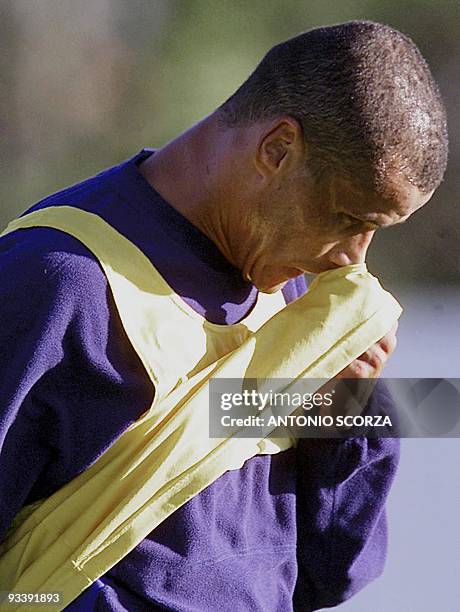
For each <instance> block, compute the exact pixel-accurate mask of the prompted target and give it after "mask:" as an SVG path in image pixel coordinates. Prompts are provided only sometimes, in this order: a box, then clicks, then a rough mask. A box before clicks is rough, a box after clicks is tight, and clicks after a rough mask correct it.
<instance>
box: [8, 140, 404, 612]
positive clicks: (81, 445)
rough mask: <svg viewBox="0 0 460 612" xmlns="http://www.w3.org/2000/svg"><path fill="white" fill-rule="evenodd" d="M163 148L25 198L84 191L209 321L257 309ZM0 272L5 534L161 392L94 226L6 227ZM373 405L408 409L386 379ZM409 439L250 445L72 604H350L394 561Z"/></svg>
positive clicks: (79, 202)
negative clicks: (156, 158) (256, 450)
mask: <svg viewBox="0 0 460 612" xmlns="http://www.w3.org/2000/svg"><path fill="white" fill-rule="evenodd" d="M151 153H152V152H151V151H149V150H143V151H141V152H140V153H139V154H138V155H136V156H135V157H133V158H132V159H130V160H128V161H126V162H124V163H122V164H120V165H119V166H116V167H114V168H110V169H108V170H106V171H104V172H102V173H100V174H98V175H97V176H95V177H92V178H90V179H88V180H86V181H84V182H82V183H79V184H77V185H74V186H72V187H70V188H68V189H65V190H63V191H61V192H59V193H57V194H54V195H52V196H49V197H48V198H46V199H45V200H43V201H41V202H39V203H38V204H37V205H35V206H34V207H32V208H31V209H29V211H27V212H30V210H35V209H37V208H42V207H45V206H59V205H71V206H75V207H78V208H81V209H84V210H88V211H90V212H94V213H96V214H98V215H100V216H101V217H102V218H104V219H105V220H106V221H107V222H108V223H110V224H111V225H112V226H113V227H115V228H116V229H117V230H118V231H119V232H121V233H122V234H123V235H124V236H126V237H127V238H128V239H129V240H131V241H132V242H133V243H134V244H136V245H137V246H138V247H139V248H140V249H141V250H142V251H143V252H144V254H145V255H146V256H147V257H148V258H149V259H150V260H151V261H152V263H153V264H154V265H155V267H156V268H157V269H158V270H159V272H160V273H161V274H162V275H163V276H164V277H165V279H166V280H167V282H168V283H169V284H170V285H171V286H172V287H173V288H174V290H175V291H176V292H177V293H178V294H179V295H180V296H181V297H182V298H183V299H184V300H186V301H187V302H188V303H189V304H190V305H191V306H192V307H193V308H194V309H195V310H196V311H197V312H199V313H200V314H201V315H202V316H204V317H206V319H208V320H209V321H212V322H214V323H219V324H232V323H235V322H237V321H239V320H241V319H242V318H243V317H244V316H245V315H246V314H247V312H248V311H249V310H250V309H251V307H252V306H253V304H254V302H255V299H256V289H255V287H254V286H252V285H251V284H250V283H248V282H246V281H245V280H244V279H243V278H242V277H241V274H240V272H239V271H238V270H237V269H235V268H234V267H233V266H232V265H231V264H229V262H227V261H226V260H225V258H224V257H223V255H222V254H221V253H220V251H219V250H218V249H217V248H216V246H215V245H214V244H213V243H212V242H211V241H210V240H209V239H208V238H207V237H206V236H205V235H203V234H202V233H201V232H200V231H199V230H198V229H197V228H196V227H195V226H193V225H192V224H191V223H190V222H189V221H187V219H185V218H184V217H183V216H182V215H180V214H179V213H178V212H177V211H176V210H175V209H173V208H172V207H171V206H169V205H168V204H167V202H165V201H164V200H163V199H162V197H161V196H160V195H159V194H158V193H157V192H156V191H155V190H154V189H152V187H151V186H150V185H149V184H148V183H147V182H146V181H145V179H144V178H143V177H142V175H141V174H140V172H139V170H138V168H137V164H138V163H140V162H141V161H142V160H144V159H146V157H148V156H149V155H150V154H151ZM0 276H1V279H2V280H1V284H0V323H1V326H0V451H1V452H0V540H1V539H2V538H3V537H4V534H5V532H6V530H7V529H8V527H9V525H10V524H11V521H12V519H13V517H14V515H15V514H16V513H17V512H18V511H19V510H20V509H21V507H22V506H23V505H25V504H28V503H30V502H32V501H34V500H37V499H40V498H43V497H46V496H49V495H51V494H52V493H53V492H54V491H56V490H57V489H59V488H60V487H61V486H63V485H64V484H65V483H67V482H68V481H69V480H71V479H72V478H74V477H75V476H76V475H78V474H80V473H81V472H83V471H84V470H85V469H87V468H88V467H89V466H90V465H92V464H93V463H94V462H95V461H96V460H97V458H98V457H99V456H100V455H101V454H102V453H103V452H104V451H105V450H106V449H107V448H108V447H109V446H110V445H111V444H112V443H113V442H114V441H115V440H116V439H117V438H118V437H119V436H120V435H121V434H122V433H123V431H124V430H125V429H126V428H127V427H128V426H129V425H130V424H131V423H133V422H134V421H135V420H136V419H137V418H139V417H140V415H141V414H142V413H143V412H144V411H145V410H146V409H147V408H148V407H149V405H150V404H151V402H152V399H153V394H154V389H153V388H152V384H151V382H150V381H149V379H148V377H147V375H146V374H145V372H144V369H143V367H142V365H141V364H140V361H139V359H138V357H137V355H136V354H135V352H134V350H133V348H132V347H131V345H130V343H129V341H128V339H127V337H126V334H125V332H124V329H123V327H122V325H121V322H120V319H119V316H118V314H117V311H116V308H115V305H114V302H113V298H112V295H111V292H110V290H109V288H108V284H107V281H106V278H105V276H104V274H103V272H102V270H101V268H100V267H99V264H98V263H97V261H96V260H95V258H94V256H93V255H92V254H91V253H90V252H89V251H88V250H87V249H86V248H85V247H84V246H83V245H82V244H81V243H80V242H79V241H77V240H76V239H74V238H73V237H71V236H69V235H67V234H64V233H62V232H59V231H57V230H54V229H50V228H34V229H25V230H19V231H17V232H15V233H13V234H10V235H7V236H5V237H3V238H1V239H0ZM203 279H206V282H203ZM305 289H306V287H305V281H304V279H303V277H299V278H297V279H294V280H292V281H290V282H289V283H288V284H287V286H286V287H285V289H284V290H283V293H284V296H285V299H286V301H287V302H289V301H291V300H293V299H295V298H297V297H299V296H300V295H302V294H303V293H304V291H305ZM369 409H372V410H373V411H376V412H379V411H382V410H386V411H388V410H390V411H391V410H392V404H391V398H390V397H389V396H388V394H387V392H386V389H385V387H384V385H383V384H381V383H379V384H378V385H377V387H376V390H375V391H374V393H373V395H372V398H371V400H370V406H369ZM398 454H399V446H398V441H397V440H395V439H392V438H383V439H365V438H355V439H351V440H346V441H341V440H300V441H299V444H298V446H297V448H295V449H294V448H292V449H289V450H287V451H284V452H281V453H278V454H276V455H263V456H257V457H254V458H252V459H249V460H248V461H246V463H245V464H244V466H243V467H242V468H241V469H240V470H235V471H229V472H227V473H225V474H224V475H223V476H221V477H220V478H219V479H218V480H216V481H215V482H214V483H213V484H211V485H210V486H209V487H207V488H206V489H205V490H204V491H202V492H201V493H200V494H199V495H197V496H195V497H194V498H193V499H192V500H190V501H189V502H187V503H186V504H185V505H184V506H182V507H181V508H179V509H178V510H176V512H174V513H173V514H172V515H171V516H169V517H168V518H167V519H166V520H165V521H164V522H163V523H162V524H161V525H159V526H158V527H157V528H156V529H154V530H153V531H152V532H151V533H150V534H149V536H147V537H146V538H145V540H143V541H142V542H141V543H140V544H139V545H138V546H136V548H135V549H134V550H133V551H132V552H131V553H129V554H128V555H127V556H126V557H125V558H124V559H123V560H121V561H120V562H119V563H118V564H116V565H115V566H114V567H113V568H112V569H111V570H110V571H109V572H107V574H105V575H104V576H102V577H101V578H100V579H99V580H97V581H96V582H95V583H94V584H93V585H92V586H91V587H90V588H88V589H87V590H86V591H85V592H84V593H82V594H81V595H80V596H79V597H78V598H77V599H76V600H75V601H74V602H72V603H71V604H70V605H69V606H68V607H67V608H66V610H69V611H71V612H76V611H81V612H82V611H85V612H87V611H89V610H95V611H105V610H111V611H123V610H129V611H130V612H132V611H143V610H145V611H147V610H149V611H152V610H153V611H155V610H173V611H177V612H179V611H180V612H207V611H209V612H211V611H212V612H214V611H215V610H222V611H227V610H228V611H230V610H231V611H232V612H233V611H235V612H240V611H241V612H243V611H244V612H245V611H257V612H278V611H279V612H288V611H289V610H296V611H305V612H306V611H310V610H317V609H319V608H322V607H329V606H334V605H337V604H338V603H340V602H341V601H344V600H345V599H347V598H349V597H350V596H351V595H353V594H354V593H355V592H356V591H358V590H359V589H361V588H362V587H363V586H364V585H365V584H367V583H368V582H369V581H371V580H373V579H374V578H375V577H377V576H378V575H379V574H380V573H381V571H382V568H383V563H384V558H385V552H386V522H385V509H384V507H385V501H386V497H387V495H388V491H389V488H390V486H391V482H392V479H393V476H394V473H395V470H396V466H397V461H398ZM2 588H5V587H4V586H3V585H2Z"/></svg>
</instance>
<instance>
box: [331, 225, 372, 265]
mask: <svg viewBox="0 0 460 612" xmlns="http://www.w3.org/2000/svg"><path fill="white" fill-rule="evenodd" d="M374 234H375V230H371V231H368V232H362V233H361V234H355V235H354V236H350V237H349V238H347V239H345V240H343V241H341V242H339V243H338V244H337V245H336V246H335V247H334V248H333V249H332V252H331V254H330V256H329V260H330V261H331V263H333V264H334V265H336V266H348V265H350V264H356V263H364V262H365V261H366V254H367V249H368V248H369V245H370V243H371V240H372V238H373V236H374Z"/></svg>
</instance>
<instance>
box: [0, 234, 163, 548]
mask: <svg viewBox="0 0 460 612" xmlns="http://www.w3.org/2000/svg"><path fill="white" fill-rule="evenodd" d="M0 278H1V284H0V541H1V540H2V539H3V538H4V536H5V533H6V531H7V530H8V528H9V526H10V524H11V521H12V519H13V518H14V516H15V514H16V513H17V512H18V511H19V510H20V509H21V508H22V506H23V505H25V504H27V503H30V502H32V501H35V500H37V499H40V498H42V497H46V496H48V495H50V494H52V493H53V492H54V491H55V490H57V489H58V488H59V487H61V486H62V485H64V484H65V483H66V482H68V481H69V480H71V479H72V478H73V477H74V476H76V475H77V474H79V473H80V472H82V471H84V470H85V469H86V468H87V467H89V465H91V464H92V463H94V461H95V460H96V459H97V458H98V457H99V456H100V455H101V454H102V453H103V452H104V450H106V448H108V446H110V444H111V443H113V441H114V440H115V439H116V438H117V437H118V436H119V435H121V434H122V433H123V431H124V430H125V429H126V428H127V427H128V426H129V425H130V424H131V423H132V422H133V421H134V420H136V419H137V418H139V416H140V415H141V414H142V413H143V412H144V411H145V410H146V409H147V408H148V407H149V405H150V403H151V400H152V398H153V388H152V386H151V383H150V381H149V380H148V378H147V375H146V374H145V372H144V371H143V368H142V366H141V365H140V362H139V360H138V357H137V355H136V354H135V353H134V350H133V348H132V346H131V345H130V343H129V341H128V340H127V338H126V335H125V333H124V330H123V327H122V325H121V322H120V320H119V318H118V316H117V313H116V309H115V306H114V304H113V301H112V297H111V293H110V291H109V290H108V288H107V282H106V279H105V276H104V274H103V272H102V270H101V269H100V268H99V265H98V263H97V262H96V260H95V259H94V258H93V257H92V255H91V254H90V253H89V252H88V251H87V250H86V249H85V248H84V247H83V245H81V244H80V243H79V242H78V241H76V240H75V239H73V238H71V237H70V236H67V235H66V234H63V233H62V232H58V231H56V230H52V229H49V228H34V229H28V230H19V231H17V232H14V233H12V234H9V235H7V236H4V237H2V238H0Z"/></svg>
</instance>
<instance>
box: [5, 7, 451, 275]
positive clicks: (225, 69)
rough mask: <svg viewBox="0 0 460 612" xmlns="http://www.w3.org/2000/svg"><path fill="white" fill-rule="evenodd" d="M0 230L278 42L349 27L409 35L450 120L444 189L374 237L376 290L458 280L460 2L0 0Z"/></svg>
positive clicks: (234, 77)
mask: <svg viewBox="0 0 460 612" xmlns="http://www.w3.org/2000/svg"><path fill="white" fill-rule="evenodd" d="M0 6H1V20H0V44H1V51H2V53H1V60H0V61H1V67H0V75H1V80H2V88H1V100H0V108H1V113H0V117H1V119H0V120H1V127H2V144H3V146H2V151H3V159H2V164H1V171H0V178H1V191H2V194H1V195H2V200H1V201H2V206H1V210H0V224H1V225H2V226H3V225H5V223H6V222H7V220H9V219H10V218H11V217H13V216H15V215H16V214H17V213H18V212H20V211H23V210H24V209H25V208H27V207H28V206H29V205H30V204H32V203H33V202H34V201H36V200H37V199H39V198H40V197H43V196H44V195H46V194H47V193H49V192H52V191H55V190H58V189H59V188H61V187H64V186H65V185H68V184H70V183H73V182H76V181H78V180H80V179H82V178H85V177H86V176H88V175H91V174H94V173H95V172H97V171H99V170H101V169H103V168H104V167H107V166H109V165H112V164H115V163H117V162H119V161H121V160H122V159H124V158H126V157H129V156H131V155H132V154H134V153H135V152H136V151H137V150H138V149H140V148H141V147H142V146H152V147H157V146H160V145H161V144H163V143H164V142H166V141H167V140H168V139H170V138H172V137H173V136H174V135H175V134H177V133H178V132H179V131H181V130H183V129H184V128H186V127H187V126H188V125H190V124H191V123H193V122H195V121H196V120H198V119H200V118H201V117H202V116H203V115H205V114H207V113H208V112H210V111H212V110H213V109H214V108H215V107H216V105H218V104H219V103H220V102H222V101H223V100H224V99H225V98H226V97H227V96H228V95H230V94H231V93H232V92H233V91H234V90H235V88H236V87H237V86H238V85H239V84H240V83H241V82H242V81H243V80H244V79H245V77H246V76H247V75H248V74H249V73H250V72H251V71H252V70H253V68H254V67H255V66H256V64H257V62H258V61H259V60H260V59H261V57H262V56H263V54H264V53H265V52H266V51H267V50H268V49H269V48H270V47H271V46H272V45H274V44H276V43H277V42H279V41H281V40H283V39H285V38H289V37H290V36H293V35H295V34H297V33H298V32H300V31H302V30H306V29H309V28H311V27H314V26H317V25H323V24H329V23H335V22H338V21H345V20H349V19H363V18H364V19H372V20H375V21H381V22H384V23H388V24H390V25H392V26H393V27H396V28H398V29H400V30H402V31H403V32H405V33H407V34H409V35H410V36H411V37H412V38H413V39H414V40H415V42H416V43H417V44H418V45H419V47H420V49H421V50H422V53H423V54H424V55H425V57H426V58H427V60H428V61H429V63H430V65H431V67H432V71H433V73H434V74H435V77H436V79H437V80H438V82H439V84H440V87H441V90H442V93H443V95H444V98H445V101H446V104H447V107H448V113H449V120H450V125H449V129H450V138H451V157H450V166H449V171H448V173H447V176H446V179H445V182H444V183H443V185H442V186H441V188H440V189H439V191H438V192H437V194H436V195H435V197H434V198H433V199H432V201H431V202H430V204H428V206H426V207H425V208H424V209H423V210H422V211H420V212H418V213H417V215H416V216H415V217H414V218H413V219H412V220H411V222H410V223H409V224H407V225H405V226H401V227H398V228H393V229H392V230H390V231H386V232H385V235H384V236H383V235H382V236H377V237H376V239H375V245H374V246H373V248H372V249H371V252H370V258H369V261H370V266H371V268H372V270H373V271H374V272H376V273H377V274H378V275H379V276H380V277H381V278H382V280H383V281H388V282H390V283H397V284H400V283H404V284H406V285H407V284H412V283H415V284H420V283H422V284H425V283H428V284H431V283H433V282H435V283H442V284H444V285H446V284H452V283H458V282H459V281H460V246H459V245H460V241H459V229H458V228H459V227H460V207H459V205H458V202H459V196H460V194H459V185H460V183H459V181H458V180H457V172H456V170H455V168H458V167H459V164H460V151H459V147H458V144H457V142H458V138H457V135H458V132H459V128H460V125H459V115H458V113H456V108H457V107H458V103H459V101H460V100H459V93H460V90H459V87H458V73H459V57H460V37H459V35H458V30H459V26H460V10H459V6H460V5H459V3H458V2H455V1H453V0H452V1H449V0H440V1H438V2H434V1H433V0H384V1H382V0H345V1H340V2H339V1H335V2H333V1H330V0H323V1H320V2H305V1H300V0H283V2H279V1H274V0H251V1H250V2H248V1H246V2H244V1H241V0H235V1H233V2H225V1H224V2H221V1H214V2H213V1H210V0H182V1H179V0H176V1H175V0H156V1H147V0H124V1H123V0H76V1H71V0H38V1H29V0H2V1H1V3H0Z"/></svg>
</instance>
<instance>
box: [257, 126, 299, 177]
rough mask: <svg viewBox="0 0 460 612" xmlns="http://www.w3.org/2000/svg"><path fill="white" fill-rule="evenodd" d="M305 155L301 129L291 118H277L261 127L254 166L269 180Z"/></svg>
mask: <svg viewBox="0 0 460 612" xmlns="http://www.w3.org/2000/svg"><path fill="white" fill-rule="evenodd" d="M304 155H305V143H304V139H303V133H302V127H301V125H300V123H299V122H298V121H297V120H296V119H294V118H293V117H278V118H277V119H276V120H274V121H271V122H270V123H268V124H267V123H265V124H263V126H262V133H261V136H260V139H259V143H258V146H257V150H256V157H255V165H256V168H257V170H258V172H259V174H260V175H261V176H263V177H265V178H270V177H271V176H273V175H274V174H276V173H278V172H280V171H283V170H285V169H287V168H288V167H290V166H292V165H293V164H295V163H297V162H298V161H299V160H301V159H303V158H304Z"/></svg>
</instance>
